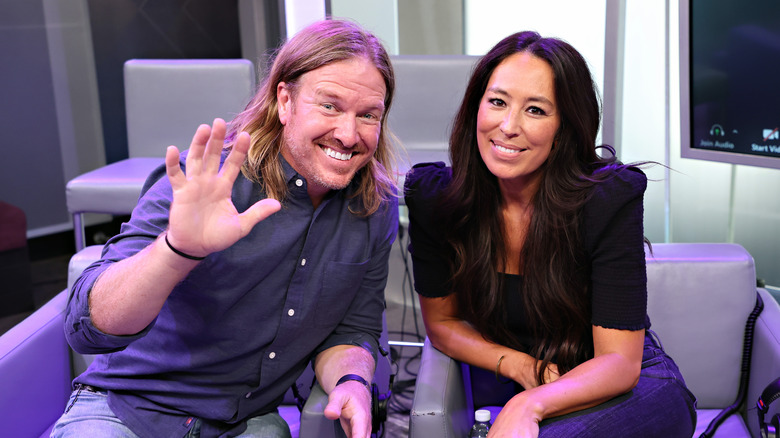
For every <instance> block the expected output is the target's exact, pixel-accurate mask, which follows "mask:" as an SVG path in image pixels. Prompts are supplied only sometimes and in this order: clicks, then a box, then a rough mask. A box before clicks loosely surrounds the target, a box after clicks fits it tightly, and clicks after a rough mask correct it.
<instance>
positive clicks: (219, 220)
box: [165, 119, 281, 257]
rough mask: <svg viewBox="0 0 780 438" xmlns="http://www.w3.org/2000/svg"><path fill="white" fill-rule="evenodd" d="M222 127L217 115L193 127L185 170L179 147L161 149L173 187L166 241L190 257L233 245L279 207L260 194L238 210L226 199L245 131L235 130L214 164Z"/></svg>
mask: <svg viewBox="0 0 780 438" xmlns="http://www.w3.org/2000/svg"><path fill="white" fill-rule="evenodd" d="M225 130H226V127H225V121H224V120H222V119H215V120H214V125H213V127H211V126H208V125H201V126H199V127H198V129H197V131H196V132H195V136H194V137H193V139H192V144H191V145H190V150H189V153H188V155H187V161H186V172H187V173H186V175H185V173H184V172H182V170H181V167H180V165H179V150H178V149H177V148H176V147H175V146H169V147H168V150H167V151H166V154H165V165H166V171H167V174H168V178H169V179H170V181H171V187H172V188H173V203H172V205H171V212H170V218H169V228H168V236H167V237H168V241H169V242H170V244H171V245H172V246H173V247H174V248H176V249H178V250H179V251H182V252H184V253H186V254H190V255H192V256H197V257H201V256H206V255H208V254H210V253H212V252H216V251H221V250H223V249H225V248H227V247H229V246H231V245H233V244H234V243H236V242H237V241H238V240H239V239H241V238H242V237H244V236H246V235H247V234H249V231H251V230H252V228H253V227H254V226H255V225H257V223H258V222H260V221H262V220H263V219H265V218H266V217H268V216H270V215H271V214H273V213H275V212H277V211H279V209H280V208H281V205H280V204H279V201H277V200H275V199H263V200H261V201H259V202H257V203H256V204H254V205H253V206H251V207H250V208H248V209H247V210H246V211H245V212H243V213H240V214H239V213H238V212H237V211H236V208H235V206H234V205H233V201H232V199H231V194H232V189H233V183H234V182H235V180H236V177H237V176H238V173H239V171H240V169H241V166H242V164H243V162H244V159H245V157H246V154H247V151H248V150H249V143H250V141H249V134H247V133H245V132H242V133H241V134H239V135H238V138H237V139H236V142H235V145H234V146H233V149H232V150H231V151H230V154H229V155H228V157H227V159H226V160H225V163H224V164H223V165H222V168H221V169H220V165H219V164H220V157H221V154H222V148H223V145H224V141H225Z"/></svg>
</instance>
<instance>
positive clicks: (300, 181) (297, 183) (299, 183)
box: [295, 178, 303, 187]
mask: <svg viewBox="0 0 780 438" xmlns="http://www.w3.org/2000/svg"><path fill="white" fill-rule="evenodd" d="M295 185H296V186H298V187H300V186H302V185H303V180H302V179H300V178H298V179H296V180H295Z"/></svg>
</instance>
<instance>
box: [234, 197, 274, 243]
mask: <svg viewBox="0 0 780 438" xmlns="http://www.w3.org/2000/svg"><path fill="white" fill-rule="evenodd" d="M281 208H282V204H280V203H279V201H277V200H276V199H271V198H266V199H263V200H260V201H257V202H256V203H255V204H254V205H253V206H251V207H249V208H248V209H247V210H246V211H245V212H243V213H241V214H240V215H239V218H240V220H241V228H242V229H243V230H246V233H244V235H246V234H247V233H249V230H251V229H252V227H254V226H255V225H257V224H258V223H259V222H260V221H262V220H264V219H265V218H267V217H268V216H270V215H272V214H274V213H276V212H277V211H279V210H280V209H281Z"/></svg>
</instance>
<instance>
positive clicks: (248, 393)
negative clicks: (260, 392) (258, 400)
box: [244, 392, 252, 398]
mask: <svg viewBox="0 0 780 438" xmlns="http://www.w3.org/2000/svg"><path fill="white" fill-rule="evenodd" d="M249 397H252V393H251V392H247V393H246V395H245V396H244V398H249Z"/></svg>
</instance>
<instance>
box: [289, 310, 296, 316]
mask: <svg viewBox="0 0 780 438" xmlns="http://www.w3.org/2000/svg"><path fill="white" fill-rule="evenodd" d="M287 314H288V315H290V316H293V315H295V310H293V309H290V310H288V311H287Z"/></svg>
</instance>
